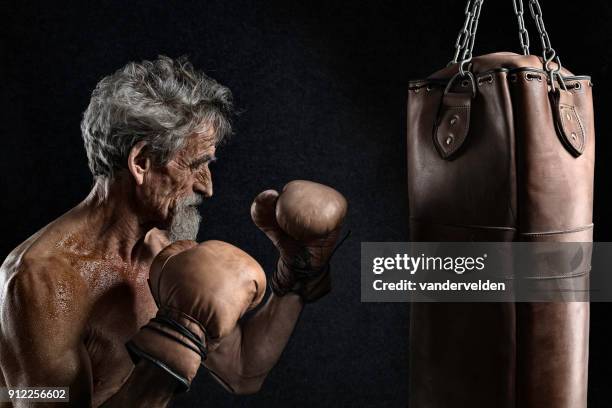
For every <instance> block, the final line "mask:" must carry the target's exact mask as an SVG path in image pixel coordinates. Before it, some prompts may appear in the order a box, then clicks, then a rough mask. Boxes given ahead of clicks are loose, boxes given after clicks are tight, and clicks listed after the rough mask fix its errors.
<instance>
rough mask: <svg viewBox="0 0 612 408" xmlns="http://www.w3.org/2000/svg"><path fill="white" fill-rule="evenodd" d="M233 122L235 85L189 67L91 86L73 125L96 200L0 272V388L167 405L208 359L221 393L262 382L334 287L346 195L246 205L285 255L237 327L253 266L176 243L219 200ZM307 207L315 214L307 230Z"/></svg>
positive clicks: (292, 188)
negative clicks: (221, 159) (310, 309)
mask: <svg viewBox="0 0 612 408" xmlns="http://www.w3.org/2000/svg"><path fill="white" fill-rule="evenodd" d="M231 114H232V102H231V93H230V91H229V90H228V89H227V88H226V87H224V86H222V85H220V84H218V83H217V82H215V81H214V80H212V79H211V78H209V77H207V76H206V75H204V74H203V73H201V72H198V71H196V70H194V69H193V67H192V66H191V64H189V63H188V62H187V61H186V60H183V59H181V60H176V61H174V60H172V59H170V58H167V57H160V58H159V59H157V60H155V61H144V62H142V63H130V64H128V65H127V66H125V67H124V68H122V69H120V70H119V71H117V72H115V73H114V74H113V75H110V76H108V77H106V78H104V79H102V80H101V81H100V82H99V83H98V85H97V87H96V89H95V90H94V92H93V94H92V97H91V102H90V104H89V107H88V108H87V110H86V111H85V114H84V116H83V121H82V124H81V129H82V136H83V139H84V142H85V149H86V151H87V157H88V160H89V167H90V169H91V171H92V173H93V176H94V185H93V188H92V190H91V192H90V193H89V195H88V196H87V197H86V198H85V199H84V200H83V201H82V202H81V203H80V204H78V205H77V206H76V207H74V208H73V209H71V210H70V211H68V212H67V213H66V214H64V215H63V216H61V217H60V218H58V219H57V220H55V221H53V222H51V223H50V224H49V225H47V226H46V227H44V228H42V229H41V230H40V231H38V232H37V233H35V234H34V235H33V236H32V237H30V238H28V239H27V240H26V241H25V242H23V243H22V244H21V245H19V246H18V247H17V248H16V249H15V250H13V251H12V252H11V253H10V255H9V256H8V257H7V259H6V260H5V262H4V263H3V265H2V268H1V270H0V287H1V288H2V290H1V291H0V313H1V315H0V317H1V320H0V321H1V325H0V330H1V332H0V364H1V368H2V370H1V372H0V386H4V387H9V388H16V387H60V386H61V387H69V396H70V402H69V405H70V406H79V407H80V406H95V407H97V406H105V407H106V406H109V407H110V406H113V407H114V406H122V407H125V406H130V407H135V406H146V407H151V406H165V405H166V404H167V403H168V401H169V400H170V399H171V397H172V396H173V395H174V394H175V393H177V392H178V391H180V390H185V389H187V388H188V387H189V384H190V382H191V379H192V378H193V376H194V375H195V371H196V370H197V367H199V365H200V362H202V364H204V365H206V367H207V368H208V370H209V371H210V372H211V373H212V374H213V376H214V377H215V378H216V379H217V380H218V381H220V382H221V383H222V384H223V385H224V386H225V387H226V388H227V389H228V390H230V391H231V392H234V393H251V392H255V391H257V390H258V389H259V388H260V386H261V384H262V382H263V380H264V378H265V377H266V375H267V373H268V372H269V371H270V370H271V368H272V367H273V366H274V364H275V363H276V361H277V360H278V358H279V356H280V354H281V352H282V350H283V348H284V347H285V344H286V343H287V341H288V339H289V336H290V335H291V332H292V331H293V328H294V326H295V323H296V321H297V319H298V316H299V314H300V311H301V310H302V307H303V304H304V302H305V301H310V300H314V299H317V298H318V297H320V296H322V295H323V294H325V293H326V292H327V291H328V290H329V268H328V267H327V265H328V261H329V257H330V256H331V253H332V251H333V247H334V245H335V243H336V240H337V236H338V231H339V229H340V224H341V222H342V218H343V217H344V213H345V211H346V202H345V201H344V198H342V196H340V195H339V194H338V193H337V192H335V190H332V189H330V188H328V187H325V186H321V185H317V184H316V183H309V182H293V183H290V185H288V186H287V188H286V189H285V190H286V191H285V192H283V193H281V195H280V197H279V194H278V193H277V192H275V191H272V190H268V191H265V192H264V193H262V194H260V195H259V196H258V197H257V198H256V200H255V203H254V205H253V207H252V217H253V220H254V221H255V223H256V225H257V226H258V227H259V228H260V229H262V230H263V231H264V232H265V233H266V235H267V236H268V237H269V238H270V239H272V241H273V243H274V244H275V245H276V246H277V248H278V249H279V252H280V259H279V263H278V267H277V270H276V271H275V272H274V274H273V276H272V280H271V286H272V288H273V292H274V293H273V294H272V295H271V296H270V297H269V299H268V301H267V302H266V304H265V305H264V306H263V307H261V308H260V309H259V310H257V311H256V312H255V313H254V314H253V315H252V316H250V318H249V319H246V320H245V319H241V320H239V319H240V317H241V316H242V315H243V314H244V312H245V311H247V310H249V309H251V308H253V307H254V306H256V305H257V303H258V302H259V301H260V300H261V299H262V297H263V293H264V291H265V287H266V285H265V276H264V275H263V272H262V271H261V269H260V267H259V265H258V264H257V262H256V261H255V260H254V259H252V258H250V256H249V255H247V254H246V253H244V252H242V251H241V250H239V249H237V248H235V247H233V246H231V245H229V244H225V243H220V242H218V241H211V242H208V243H204V244H200V245H197V244H196V243H195V242H191V241H184V240H193V239H195V237H196V234H197V231H198V227H199V221H200V216H199V214H198V210H197V206H198V204H200V203H201V202H202V200H203V199H205V198H208V197H210V196H211V195H212V194H213V185H212V179H211V172H210V169H209V163H211V162H212V161H214V160H215V149H216V147H217V145H218V144H219V142H220V141H221V140H222V139H223V138H224V137H225V136H226V135H228V134H229V133H230V132H231V125H230V116H231ZM283 196H286V199H284V201H283V204H282V205H281V200H282V199H283ZM304 205H306V206H310V208H309V209H308V210H309V211H310V210H312V209H314V210H318V209H319V210H322V211H321V212H319V214H322V215H321V217H320V218H317V216H313V215H312V214H316V213H317V212H316V211H315V212H314V213H313V212H310V213H309V214H310V215H309V216H308V217H310V218H309V219H306V221H304V218H300V217H301V216H302V215H303V214H300V211H302V209H303V206H304ZM330 209H331V213H330ZM330 214H331V215H330ZM308 217H307V218H308ZM326 217H327V218H326ZM330 217H331V218H330ZM317 223H318V224H317ZM323 224H324V225H323ZM313 229H314V231H315V232H316V233H315V234H314V235H313V234H308V233H307V232H308V231H311V232H312V231H313ZM305 232H306V233H305ZM173 242H174V244H171V243H173ZM170 244H171V245H170ZM168 245H170V246H168ZM164 247H166V249H165V250H164V251H162V249H163V248H164ZM160 251H162V253H160ZM158 253H160V254H159V256H158V257H157V258H156V256H157V255H158ZM154 259H155V264H154V267H153V268H151V265H152V263H153V261H154ZM149 273H151V277H150V276H149ZM149 278H150V279H149ZM148 283H149V284H150V288H151V290H150V288H149V284H148ZM151 291H152V292H153V296H152V294H151ZM158 306H159V311H158ZM156 313H157V314H156ZM126 344H127V345H128V347H127V348H126ZM128 349H129V352H128ZM27 403H28V402H27V399H22V400H15V401H14V404H15V405H19V404H25V405H27ZM61 406H66V404H61Z"/></svg>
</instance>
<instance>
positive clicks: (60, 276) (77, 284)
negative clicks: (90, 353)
mask: <svg viewBox="0 0 612 408" xmlns="http://www.w3.org/2000/svg"><path fill="white" fill-rule="evenodd" d="M49 234H51V235H53V230H52V229H51V230H50V229H49V228H48V227H45V228H43V229H42V230H40V231H39V232H37V233H36V234H34V235H33V236H32V237H30V238H28V239H27V240H26V241H24V242H23V243H22V244H20V245H19V246H18V247H17V248H15V249H14V250H13V251H12V252H11V253H10V254H9V255H8V256H7V258H6V259H5V261H4V262H3V264H2V266H1V267H0V313H1V314H2V318H3V319H4V318H8V319H9V320H10V319H11V318H21V317H23V318H25V317H27V316H26V315H28V314H30V313H32V314H36V315H37V316H38V318H39V319H41V318H42V319H44V317H45V316H46V317H49V318H50V319H52V320H53V319H56V318H57V317H58V316H60V315H61V314H64V315H66V314H67V317H70V311H71V310H82V309H83V308H84V307H86V304H85V303H86V300H87V296H86V293H87V285H86V283H85V281H84V279H83V277H82V276H80V275H79V274H78V273H77V272H76V271H75V270H74V269H73V267H72V266H71V263H70V260H69V259H68V258H67V257H66V256H65V255H64V254H62V252H60V251H57V250H55V249H54V245H52V241H53V238H52V237H49ZM72 317H74V316H72ZM37 320H38V319H37ZM3 321H4V320H3ZM38 321H39V322H40V321H41V320H38ZM75 323H76V322H75Z"/></svg>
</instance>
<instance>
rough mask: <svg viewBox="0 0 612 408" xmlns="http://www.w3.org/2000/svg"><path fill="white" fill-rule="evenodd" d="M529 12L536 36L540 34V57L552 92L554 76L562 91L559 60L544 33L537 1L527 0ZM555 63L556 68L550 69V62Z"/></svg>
mask: <svg viewBox="0 0 612 408" xmlns="http://www.w3.org/2000/svg"><path fill="white" fill-rule="evenodd" d="M529 10H530V11H531V16H532V17H533V20H534V21H535V24H536V28H537V29H538V34H540V42H541V43H542V57H543V59H544V69H545V70H546V72H548V75H549V76H550V86H551V88H552V90H553V91H554V90H555V76H556V77H558V79H559V82H560V83H561V86H562V87H563V89H566V87H565V82H564V81H563V77H562V76H561V73H560V72H561V60H560V59H559V56H558V55H557V52H556V51H555V49H554V48H553V47H552V45H551V43H550V37H549V36H548V32H547V31H546V27H545V26H544V20H543V18H542V8H541V7H540V2H539V1H538V0H529ZM553 61H554V62H555V63H556V64H557V67H556V68H551V66H550V64H551V62H553Z"/></svg>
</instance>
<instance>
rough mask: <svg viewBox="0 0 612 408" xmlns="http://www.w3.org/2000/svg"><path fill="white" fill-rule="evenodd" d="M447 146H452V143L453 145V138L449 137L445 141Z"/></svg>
mask: <svg viewBox="0 0 612 408" xmlns="http://www.w3.org/2000/svg"><path fill="white" fill-rule="evenodd" d="M445 143H446V145H447V146H448V145H450V144H451V143H453V136H449V137H447V138H446V140H445Z"/></svg>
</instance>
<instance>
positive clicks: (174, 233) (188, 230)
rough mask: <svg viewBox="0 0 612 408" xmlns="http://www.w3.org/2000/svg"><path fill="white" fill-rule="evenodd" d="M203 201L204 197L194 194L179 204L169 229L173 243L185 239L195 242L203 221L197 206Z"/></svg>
mask: <svg viewBox="0 0 612 408" xmlns="http://www.w3.org/2000/svg"><path fill="white" fill-rule="evenodd" d="M202 201H203V199H202V196H201V195H199V194H195V193H194V194H192V195H190V196H188V197H186V198H185V199H184V200H182V201H181V202H179V203H178V205H177V207H176V209H175V212H174V215H173V217H172V221H171V222H170V226H169V227H168V235H169V238H170V241H171V242H176V241H180V240H184V239H188V240H193V241H195V239H196V237H197V235H198V231H199V229H200V221H201V220H202V217H201V216H200V213H199V212H198V209H197V207H196V206H197V205H199V204H201V203H202Z"/></svg>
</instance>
